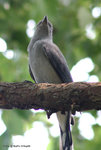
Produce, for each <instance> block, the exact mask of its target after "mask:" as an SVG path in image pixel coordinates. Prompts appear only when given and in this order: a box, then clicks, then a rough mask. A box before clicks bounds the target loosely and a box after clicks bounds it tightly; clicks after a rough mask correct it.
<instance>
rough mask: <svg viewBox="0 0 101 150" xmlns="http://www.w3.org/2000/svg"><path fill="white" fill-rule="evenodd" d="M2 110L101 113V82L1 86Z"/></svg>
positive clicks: (29, 83)
mask: <svg viewBox="0 0 101 150" xmlns="http://www.w3.org/2000/svg"><path fill="white" fill-rule="evenodd" d="M0 108H3V109H13V108H18V109H31V108H34V109H45V110H54V111H59V110H60V111H63V112H64V111H65V110H69V109H72V110H73V111H84V110H91V109H96V110H99V109H101V82H97V83H86V82H73V83H69V84H67V83H64V84H48V83H41V84H33V83H31V82H19V83H0Z"/></svg>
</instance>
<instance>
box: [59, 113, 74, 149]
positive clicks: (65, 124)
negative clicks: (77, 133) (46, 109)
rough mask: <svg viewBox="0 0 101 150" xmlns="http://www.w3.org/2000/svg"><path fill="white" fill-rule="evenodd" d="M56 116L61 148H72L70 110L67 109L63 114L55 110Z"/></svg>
mask: <svg viewBox="0 0 101 150" xmlns="http://www.w3.org/2000/svg"><path fill="white" fill-rule="evenodd" d="M57 118H58V121H59V126H60V132H61V141H62V150H72V135H71V131H70V124H71V112H70V111H68V112H66V113H65V114H61V112H57Z"/></svg>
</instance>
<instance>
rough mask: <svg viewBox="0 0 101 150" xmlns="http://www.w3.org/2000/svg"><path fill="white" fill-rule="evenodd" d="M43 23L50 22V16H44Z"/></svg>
mask: <svg viewBox="0 0 101 150" xmlns="http://www.w3.org/2000/svg"><path fill="white" fill-rule="evenodd" d="M42 22H43V23H45V24H47V22H48V17H47V16H44V18H43V21H42Z"/></svg>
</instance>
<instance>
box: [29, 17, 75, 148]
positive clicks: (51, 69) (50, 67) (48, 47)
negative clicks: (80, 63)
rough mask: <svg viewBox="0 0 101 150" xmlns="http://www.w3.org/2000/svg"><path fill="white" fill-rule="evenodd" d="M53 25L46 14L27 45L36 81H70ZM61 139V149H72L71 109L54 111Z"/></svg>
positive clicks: (30, 67)
mask: <svg viewBox="0 0 101 150" xmlns="http://www.w3.org/2000/svg"><path fill="white" fill-rule="evenodd" d="M52 33H53V27H52V24H51V23H50V22H49V21H48V18H47V16H45V17H44V18H43V20H41V21H40V22H39V23H38V24H37V26H36V30H35V33H34V36H33V37H32V39H31V41H30V43H29V45H28V53H29V72H30V75H31V77H32V79H33V80H34V81H35V82H36V83H45V82H47V83H56V84H57V83H68V82H72V77H71V74H70V72H69V69H68V66H67V63H66V60H65V58H64V56H63V54H62V53H61V51H60V49H59V48H58V47H57V45H55V44H54V43H53V37H52ZM56 115H57V118H58V121H59V126H60V132H61V141H62V150H72V136H71V131H70V124H71V111H68V112H65V113H64V114H62V113H61V112H60V111H59V112H57V113H56Z"/></svg>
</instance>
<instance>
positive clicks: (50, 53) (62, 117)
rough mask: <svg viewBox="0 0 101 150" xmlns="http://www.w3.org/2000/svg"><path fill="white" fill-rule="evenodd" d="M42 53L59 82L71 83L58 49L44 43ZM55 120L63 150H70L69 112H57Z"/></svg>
mask: <svg viewBox="0 0 101 150" xmlns="http://www.w3.org/2000/svg"><path fill="white" fill-rule="evenodd" d="M43 51H44V54H45V55H46V57H47V58H48V59H49V61H50V63H51V65H52V66H53V68H54V70H55V71H56V72H57V75H58V76H59V77H60V79H61V82H62V83H65V82H67V83H68V82H72V81H73V80H72V77H71V74H70V72H69V69H68V66H67V63H66V60H65V58H64V56H63V55H62V53H61V52H60V50H59V48H58V47H57V46H56V45H54V44H50V43H48V42H46V43H45V42H44V44H43ZM57 118H58V121H59V125H60V131H61V139H62V147H63V150H72V136H71V131H70V120H71V111H68V112H67V113H66V114H61V113H60V112H57Z"/></svg>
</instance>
